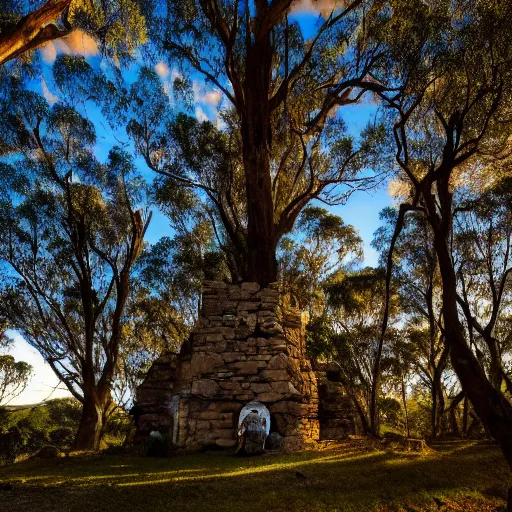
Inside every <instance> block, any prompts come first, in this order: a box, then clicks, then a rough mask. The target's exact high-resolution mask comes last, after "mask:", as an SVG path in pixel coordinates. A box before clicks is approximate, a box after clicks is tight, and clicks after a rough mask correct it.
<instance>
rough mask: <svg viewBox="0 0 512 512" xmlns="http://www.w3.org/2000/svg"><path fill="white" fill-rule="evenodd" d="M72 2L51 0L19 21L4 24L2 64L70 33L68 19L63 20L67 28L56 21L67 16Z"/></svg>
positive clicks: (0, 43)
mask: <svg viewBox="0 0 512 512" xmlns="http://www.w3.org/2000/svg"><path fill="white" fill-rule="evenodd" d="M70 4H71V0H59V1H56V2H54V1H53V0H49V1H48V2H46V3H45V4H44V5H42V6H41V7H40V8H39V9H36V10H35V11H33V12H31V13H29V14H27V15H26V16H24V17H23V18H22V19H21V20H20V21H18V23H16V24H13V25H11V26H9V25H8V26H4V27H3V28H2V31H1V32H0V66H1V65H3V64H5V63H6V62H8V61H10V60H12V59H15V58H16V57H20V56H22V55H24V54H26V53H27V52H30V51H32V50H35V49H36V48H38V47H40V46H41V45H43V44H44V43H47V42H48V41H53V40H55V39H59V38H61V37H63V36H64V35H66V34H68V33H69V30H70V29H71V27H70V26H69V25H68V24H67V21H66V20H63V21H64V25H65V26H66V29H65V30H61V29H59V28H58V27H57V25H55V23H56V22H57V21H58V20H59V19H61V18H62V17H63V16H64V17H65V14H66V12H67V9H68V8H69V5H70Z"/></svg>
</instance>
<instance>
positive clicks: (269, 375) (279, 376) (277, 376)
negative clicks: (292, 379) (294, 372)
mask: <svg viewBox="0 0 512 512" xmlns="http://www.w3.org/2000/svg"><path fill="white" fill-rule="evenodd" d="M261 376H262V378H263V379H265V380H268V381H273V380H286V379H288V378H289V375H288V372H287V371H286V370H263V371H262V372H261Z"/></svg>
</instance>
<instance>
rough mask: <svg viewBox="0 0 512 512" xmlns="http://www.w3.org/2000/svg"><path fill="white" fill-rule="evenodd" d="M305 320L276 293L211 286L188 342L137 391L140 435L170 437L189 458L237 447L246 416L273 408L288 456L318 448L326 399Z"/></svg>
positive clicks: (206, 289)
mask: <svg viewBox="0 0 512 512" xmlns="http://www.w3.org/2000/svg"><path fill="white" fill-rule="evenodd" d="M306 321H307V318H306V317H305V316H304V315H303V314H301V313H300V312H299V311H297V310H295V309H293V308H287V307H285V306H283V304H280V301H279V292H278V291H277V289H275V288H274V287H272V286H269V287H268V288H264V289H260V287H259V285H258V284H256V283H242V284H240V285H228V284H225V283H222V282H216V281H206V282H205V283H204V287H203V294H202V308H201V313H200V316H199V320H198V322H197V324H196V326H195V328H194V330H193V331H192V333H191V335H190V338H189V340H188V341H187V342H186V343H185V344H184V345H183V346H182V348H181V351H180V354H179V355H178V356H177V357H174V359H173V358H172V357H171V358H169V356H168V355H167V356H164V358H163V360H162V361H160V362H158V363H156V368H154V369H152V371H151V372H150V373H149V374H148V377H147V379H146V381H145V382H144V384H143V385H142V386H141V387H140V388H139V390H138V393H137V403H136V407H135V409H136V412H137V415H138V418H139V419H138V423H139V427H138V434H139V435H140V436H143V435H147V431H148V429H151V428H152V427H154V430H159V431H160V432H162V431H166V430H167V432H168V433H169V434H171V433H172V436H171V437H172V439H173V442H174V444H175V446H176V447H177V448H179V449H183V450H187V451H192V450H198V449H201V448H205V447H208V446H212V445H217V446H219V447H223V448H232V447H234V446H235V445H236V432H237V426H238V417H239V414H240V410H241V409H242V407H243V406H244V405H246V404H247V403H248V402H251V401H257V402H261V403H263V404H264V405H265V406H266V407H267V408H268V409H269V411H270V414H271V430H272V431H277V432H279V433H280V434H281V435H282V436H283V438H284V447H285V449H286V450H299V449H302V448H304V447H306V446H307V445H314V444H315V442H316V441H318V440H319V439H320V423H319V410H318V407H319V397H318V384H317V377H316V375H315V372H314V371H313V370H312V367H311V363H310V361H309V359H308V358H307V357H306V347H305V325H306ZM157 375H160V376H161V377H162V378H163V380H162V386H161V387H159V385H158V384H157V383H156V380H157V379H155V378H153V376H154V377H156V376H157ZM159 421H160V424H159ZM345 430H346V431H348V430H349V428H348V427H347V428H346V429H345ZM338 433H339V432H338Z"/></svg>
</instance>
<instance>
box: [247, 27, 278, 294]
mask: <svg viewBox="0 0 512 512" xmlns="http://www.w3.org/2000/svg"><path fill="white" fill-rule="evenodd" d="M247 52H248V53H247V62H250V66H247V69H246V73H247V75H246V78H245V82H244V99H245V115H244V117H243V118H242V130H241V132H242V142H243V164H244V172H245V182H246V196H247V251H248V254H247V258H248V265H247V267H248V268H247V275H245V276H242V277H243V278H244V279H246V280H249V281H256V282H258V283H259V284H261V285H267V284H269V283H272V282H275V281H276V280H277V259H276V245H277V241H276V240H275V234H274V231H275V225H274V204H273V200H272V180H271V176H270V154H269V153H270V146H271V143H272V141H271V127H270V108H269V102H268V97H269V86H270V79H271V76H270V73H271V65H272V47H271V44H270V35H269V34H268V33H267V34H266V35H264V36H262V38H261V39H256V40H255V41H254V42H252V43H251V44H250V45H248V49H247Z"/></svg>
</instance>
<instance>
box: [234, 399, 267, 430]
mask: <svg viewBox="0 0 512 512" xmlns="http://www.w3.org/2000/svg"><path fill="white" fill-rule="evenodd" d="M250 413H254V414H257V415H258V416H259V417H260V418H261V419H262V420H265V428H266V433H267V437H268V435H269V434H270V425H271V419H270V412H269V410H268V409H267V408H266V407H265V406H264V405H263V404H262V403H260V402H249V403H248V404H247V405H245V406H244V407H243V408H242V410H241V411H240V416H239V417H238V431H240V428H241V426H242V422H243V421H244V419H245V418H246V416H247V415H249V414H250Z"/></svg>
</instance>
